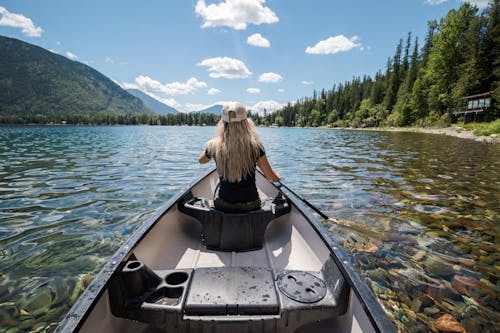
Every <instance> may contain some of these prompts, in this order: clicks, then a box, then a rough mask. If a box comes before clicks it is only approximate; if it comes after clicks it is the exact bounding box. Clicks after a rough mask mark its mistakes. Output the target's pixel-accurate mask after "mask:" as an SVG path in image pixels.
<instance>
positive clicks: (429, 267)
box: [422, 257, 455, 278]
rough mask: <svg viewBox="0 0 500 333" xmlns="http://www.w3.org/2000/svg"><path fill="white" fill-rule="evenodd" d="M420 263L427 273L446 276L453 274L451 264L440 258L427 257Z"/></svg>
mask: <svg viewBox="0 0 500 333" xmlns="http://www.w3.org/2000/svg"><path fill="white" fill-rule="evenodd" d="M422 265H423V266H424V268H425V271H426V273H428V274H429V275H434V276H439V277H444V278H446V277H450V276H452V275H453V274H455V270H454V269H453V265H451V264H449V263H447V262H444V261H442V260H434V259H433V258H431V257H429V258H427V259H426V260H425V261H424V262H423V263H422Z"/></svg>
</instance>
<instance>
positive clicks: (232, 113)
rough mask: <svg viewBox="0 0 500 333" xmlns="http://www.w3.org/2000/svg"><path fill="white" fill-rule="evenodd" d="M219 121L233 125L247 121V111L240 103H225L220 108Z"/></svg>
mask: <svg viewBox="0 0 500 333" xmlns="http://www.w3.org/2000/svg"><path fill="white" fill-rule="evenodd" d="M221 119H222V121H224V122H226V123H233V122H238V121H242V120H244V119H247V110H246V109H245V107H244V106H243V105H241V104H240V103H236V102H233V103H227V104H225V105H224V106H223V107H222V110H221Z"/></svg>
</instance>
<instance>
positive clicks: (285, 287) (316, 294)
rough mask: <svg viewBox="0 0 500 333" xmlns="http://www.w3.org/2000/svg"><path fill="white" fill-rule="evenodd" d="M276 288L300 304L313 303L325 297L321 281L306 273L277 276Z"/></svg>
mask: <svg viewBox="0 0 500 333" xmlns="http://www.w3.org/2000/svg"><path fill="white" fill-rule="evenodd" d="M277 282H278V288H279V290H280V291H281V292H282V293H283V294H285V295H286V296H287V297H288V298H290V299H292V300H294V301H297V302H300V303H315V302H319V301H321V300H322V299H323V298H324V297H325V295H326V285H325V283H324V282H323V280H321V279H319V278H317V277H316V276H314V275H312V274H311V273H308V272H301V271H292V272H287V273H283V274H281V275H280V276H278V281H277Z"/></svg>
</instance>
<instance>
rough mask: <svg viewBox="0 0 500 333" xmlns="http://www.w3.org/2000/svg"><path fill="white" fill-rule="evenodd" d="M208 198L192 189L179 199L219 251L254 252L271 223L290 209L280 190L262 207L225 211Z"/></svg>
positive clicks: (208, 244)
mask: <svg viewBox="0 0 500 333" xmlns="http://www.w3.org/2000/svg"><path fill="white" fill-rule="evenodd" d="M207 202H208V200H207V199H205V198H199V197H195V196H193V194H192V193H191V192H189V193H188V194H187V195H186V196H185V197H184V198H183V199H181V200H179V204H178V208H179V210H180V211H181V212H183V213H184V214H187V215H189V216H192V217H194V218H195V219H197V220H198V221H199V222H200V223H201V226H202V242H203V243H204V244H205V246H206V247H207V248H208V249H213V250H219V251H253V250H258V249H261V248H262V246H263V243H264V233H265V231H266V228H267V225H268V224H269V222H271V221H272V220H274V219H275V218H278V217H280V216H282V215H285V214H287V213H289V212H290V209H291V205H290V203H289V202H288V199H287V198H286V197H285V196H284V195H283V194H282V193H279V194H278V195H277V196H276V197H275V198H274V199H266V200H264V201H263V203H262V207H261V209H259V210H253V211H249V212H245V213H225V212H223V211H220V210H217V209H215V208H213V207H210V206H209V205H208V204H207Z"/></svg>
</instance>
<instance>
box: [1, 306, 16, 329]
mask: <svg viewBox="0 0 500 333" xmlns="http://www.w3.org/2000/svg"><path fill="white" fill-rule="evenodd" d="M18 317H19V315H18V310H17V308H16V306H15V304H14V303H12V302H8V303H2V304H0V323H2V326H3V325H6V326H17V325H18V324H19V321H18V320H16V319H15V318H18Z"/></svg>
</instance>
